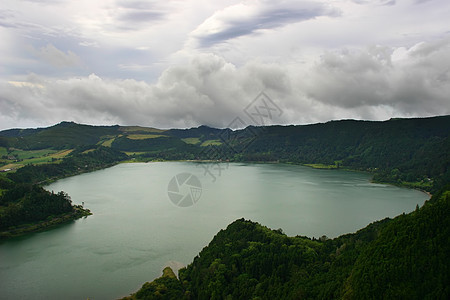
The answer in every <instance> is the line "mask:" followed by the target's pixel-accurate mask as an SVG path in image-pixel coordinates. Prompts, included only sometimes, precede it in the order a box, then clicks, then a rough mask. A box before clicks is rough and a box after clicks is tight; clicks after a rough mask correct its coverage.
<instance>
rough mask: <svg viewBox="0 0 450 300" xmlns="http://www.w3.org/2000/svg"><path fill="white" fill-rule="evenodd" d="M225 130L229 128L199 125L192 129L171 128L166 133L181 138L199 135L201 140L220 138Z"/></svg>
mask: <svg viewBox="0 0 450 300" xmlns="http://www.w3.org/2000/svg"><path fill="white" fill-rule="evenodd" d="M224 130H229V129H217V128H211V127H208V126H199V127H197V128H190V129H170V130H168V131H167V132H166V133H167V134H168V135H171V136H174V137H177V138H180V139H183V138H190V137H198V138H200V140H201V141H206V140H215V139H219V137H220V136H221V135H222V134H223V131H224Z"/></svg>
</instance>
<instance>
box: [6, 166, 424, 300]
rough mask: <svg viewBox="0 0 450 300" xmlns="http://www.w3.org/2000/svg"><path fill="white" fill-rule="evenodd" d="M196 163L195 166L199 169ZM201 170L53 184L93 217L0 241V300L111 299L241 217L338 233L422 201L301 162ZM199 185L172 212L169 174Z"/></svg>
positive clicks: (97, 176)
mask: <svg viewBox="0 0 450 300" xmlns="http://www.w3.org/2000/svg"><path fill="white" fill-rule="evenodd" d="M202 166H203V167H202ZM204 166H205V165H204V164H203V165H201V164H198V163H190V162H164V163H148V164H121V165H117V166H115V167H112V168H109V169H105V170H101V171H97V172H93V173H89V174H83V175H79V176H75V177H71V178H67V179H63V180H59V181H57V182H55V183H53V184H51V185H50V186H48V187H47V189H48V190H54V191H55V192H56V191H60V190H64V191H66V192H67V193H69V195H71V197H72V200H73V202H74V203H76V204H81V202H84V203H85V207H88V208H89V209H91V210H92V212H93V213H94V215H93V216H90V217H88V218H85V219H80V220H77V221H75V222H72V223H70V224H66V225H62V226H60V227H57V228H54V229H52V230H48V231H45V232H41V233H35V234H30V235H26V236H23V237H20V238H16V239H12V240H8V241H6V242H3V243H1V244H0V299H87V298H88V297H89V299H116V298H119V297H122V296H126V295H128V294H130V293H132V292H134V291H136V290H137V289H138V288H139V287H140V286H141V285H142V284H143V283H144V282H145V281H151V280H152V279H154V278H155V277H158V276H160V274H161V270H162V269H163V268H164V266H166V265H171V266H173V267H175V268H176V267H177V266H179V265H181V264H183V265H185V264H188V263H190V262H191V261H192V259H193V258H194V256H195V255H197V254H198V252H199V251H200V250H201V249H202V248H203V247H204V246H206V245H207V244H208V243H209V242H210V241H211V239H212V237H213V236H214V235H215V234H216V233H217V232H218V231H219V230H220V229H222V228H225V227H226V226H227V225H228V224H229V223H231V222H232V221H234V220H236V219H238V218H241V217H244V218H246V219H251V220H253V221H257V222H260V223H262V224H263V225H266V226H268V227H271V228H274V229H277V228H282V229H283V230H284V232H285V233H287V234H288V235H307V236H310V237H313V236H314V237H319V236H322V235H327V236H328V237H336V236H339V235H341V234H344V233H349V232H354V231H356V230H358V229H360V228H362V227H364V226H366V225H367V224H369V223H371V222H373V221H375V220H379V219H382V218H385V217H394V216H396V215H398V214H401V213H403V212H410V211H412V210H414V209H415V206H416V204H419V205H422V204H423V202H424V201H425V200H426V199H427V198H428V197H427V195H425V194H424V193H421V192H419V191H415V190H408V189H402V188H398V187H394V186H388V185H380V184H372V183H370V182H369V181H370V176H369V175H367V174H364V173H357V172H346V171H337V170H316V169H311V168H307V167H302V166H292V165H282V164H277V165H271V164H230V165H228V168H226V167H227V166H226V165H222V167H223V168H224V169H223V170H221V175H220V176H218V171H217V170H215V171H214V172H215V174H216V176H217V178H216V180H215V181H213V179H212V177H211V176H209V175H208V174H207V175H205V174H204V173H205V171H204ZM183 172H189V173H192V174H194V175H196V176H197V177H198V179H200V181H201V183H202V194H201V198H200V199H199V201H198V202H197V203H196V204H195V205H193V206H190V207H184V208H181V207H178V206H176V205H174V204H173V203H172V202H171V201H170V200H169V197H168V194H167V188H168V183H169V181H170V180H171V179H172V178H173V176H175V175H177V174H179V173H183Z"/></svg>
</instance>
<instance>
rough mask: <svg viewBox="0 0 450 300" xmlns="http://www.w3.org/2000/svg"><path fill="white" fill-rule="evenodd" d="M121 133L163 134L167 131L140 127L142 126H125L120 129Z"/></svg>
mask: <svg viewBox="0 0 450 300" xmlns="http://www.w3.org/2000/svg"><path fill="white" fill-rule="evenodd" d="M120 131H122V132H127V133H130V132H149V133H150V132H151V133H161V132H164V131H165V130H162V129H157V128H148V127H140V126H123V127H120Z"/></svg>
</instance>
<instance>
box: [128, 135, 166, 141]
mask: <svg viewBox="0 0 450 300" xmlns="http://www.w3.org/2000/svg"><path fill="white" fill-rule="evenodd" d="M162 136H163V137H164V136H165V135H161V134H129V135H127V138H128V139H130V140H146V139H154V138H158V137H162Z"/></svg>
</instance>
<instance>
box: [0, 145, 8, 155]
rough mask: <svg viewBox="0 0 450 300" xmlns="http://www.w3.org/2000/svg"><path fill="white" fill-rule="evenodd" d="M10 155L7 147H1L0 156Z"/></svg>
mask: <svg viewBox="0 0 450 300" xmlns="http://www.w3.org/2000/svg"><path fill="white" fill-rule="evenodd" d="M3 155H8V151H7V150H6V148H5V147H0V156H3Z"/></svg>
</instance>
